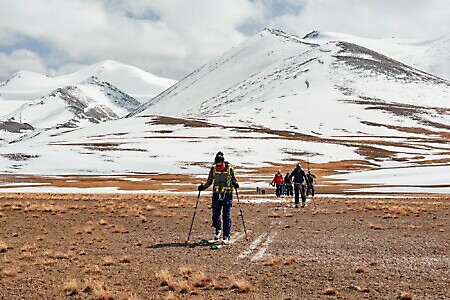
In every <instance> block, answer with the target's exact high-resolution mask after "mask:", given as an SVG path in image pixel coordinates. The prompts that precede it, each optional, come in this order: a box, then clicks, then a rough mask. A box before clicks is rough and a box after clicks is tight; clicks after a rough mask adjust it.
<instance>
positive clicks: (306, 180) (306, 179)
mask: <svg viewBox="0 0 450 300" xmlns="http://www.w3.org/2000/svg"><path fill="white" fill-rule="evenodd" d="M303 178H305V182H306V183H308V182H309V180H308V176H306V173H305V171H303Z"/></svg>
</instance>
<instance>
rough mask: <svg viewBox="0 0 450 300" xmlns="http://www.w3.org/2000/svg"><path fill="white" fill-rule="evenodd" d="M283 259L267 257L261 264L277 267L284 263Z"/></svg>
mask: <svg viewBox="0 0 450 300" xmlns="http://www.w3.org/2000/svg"><path fill="white" fill-rule="evenodd" d="M282 260H283V259H282V258H281V257H276V256H268V257H265V258H263V259H262V260H261V263H262V264H263V266H275V265H280V264H281V263H282Z"/></svg>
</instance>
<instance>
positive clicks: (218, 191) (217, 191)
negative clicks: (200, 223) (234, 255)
mask: <svg viewBox="0 0 450 300" xmlns="http://www.w3.org/2000/svg"><path fill="white" fill-rule="evenodd" d="M211 185H213V194H212V226H213V227H214V228H215V232H214V240H216V241H218V240H219V239H220V235H221V233H222V225H223V238H222V242H223V243H224V244H229V243H230V234H231V207H232V206H233V190H234V189H238V188H239V184H238V182H237V180H236V177H235V175H234V169H233V167H232V166H231V164H230V163H228V162H226V161H225V159H224V157H223V153H222V152H219V153H217V155H216V157H215V159H214V164H213V166H212V167H211V169H210V171H209V175H208V180H207V181H206V183H205V184H203V183H202V184H200V185H199V186H198V190H199V192H201V191H204V190H206V189H207V188H208V187H210V186H211ZM221 214H222V220H221V218H220V215H221Z"/></svg>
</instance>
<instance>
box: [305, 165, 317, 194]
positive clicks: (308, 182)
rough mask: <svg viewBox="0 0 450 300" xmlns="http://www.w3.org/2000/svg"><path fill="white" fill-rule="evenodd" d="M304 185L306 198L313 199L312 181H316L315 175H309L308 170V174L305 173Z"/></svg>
mask: <svg viewBox="0 0 450 300" xmlns="http://www.w3.org/2000/svg"><path fill="white" fill-rule="evenodd" d="M306 178H307V180H306V184H307V186H308V187H307V189H306V196H309V195H311V196H313V197H314V179H316V175H314V174H313V173H311V171H310V170H308V173H306Z"/></svg>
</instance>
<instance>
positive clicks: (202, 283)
mask: <svg viewBox="0 0 450 300" xmlns="http://www.w3.org/2000/svg"><path fill="white" fill-rule="evenodd" d="M211 282H212V278H211V277H209V276H208V275H207V274H205V273H204V272H202V271H199V272H196V273H195V275H194V276H193V278H192V285H193V286H195V287H199V288H203V287H206V286H207V285H208V284H209V283H211Z"/></svg>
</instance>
